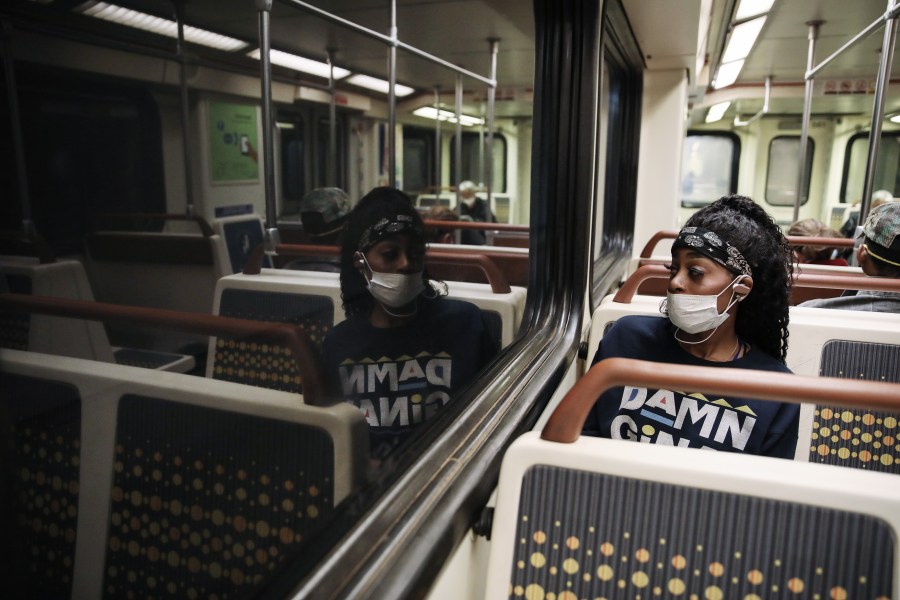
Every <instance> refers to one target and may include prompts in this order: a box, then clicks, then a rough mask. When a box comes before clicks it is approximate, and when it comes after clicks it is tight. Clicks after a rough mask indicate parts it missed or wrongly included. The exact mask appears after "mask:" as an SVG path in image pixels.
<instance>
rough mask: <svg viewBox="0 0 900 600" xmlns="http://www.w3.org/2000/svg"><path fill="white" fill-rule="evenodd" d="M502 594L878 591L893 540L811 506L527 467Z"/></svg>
mask: <svg viewBox="0 0 900 600" xmlns="http://www.w3.org/2000/svg"><path fill="white" fill-rule="evenodd" d="M517 523H518V525H517V528H516V537H515V540H516V543H515V550H514V552H513V560H512V569H511V573H510V580H509V581H510V584H509V588H508V589H509V597H511V598H521V597H525V598H551V597H555V598H556V599H557V600H575V599H577V598H655V597H665V598H673V597H674V598H707V599H723V598H742V599H744V600H759V599H760V598H782V597H783V598H888V597H890V595H891V592H892V590H893V589H894V587H893V581H892V567H893V560H894V559H893V556H894V551H895V550H894V536H893V533H892V531H891V528H890V527H889V526H888V525H887V524H886V523H884V522H883V521H881V520H880V519H878V518H874V517H871V516H868V515H861V514H856V513H849V512H844V511H839V510H833V509H827V508H821V507H817V506H811V505H805V504H794V503H791V502H784V501H776V500H769V499H762V498H754V497H749V496H741V495H736V494H731V493H725V492H715V491H710V490H703V489H698V488H687V487H680V486H673V485H668V484H662V483H657V482H651V481H645V480H638V479H628V478H623V477H617V476H612V475H605V474H600V473H590V472H586V471H579V470H574V469H565V468H559V467H548V466H535V467H532V468H531V469H529V470H528V471H527V473H526V475H525V477H524V480H523V482H522V492H521V497H520V504H519V508H518V519H517Z"/></svg>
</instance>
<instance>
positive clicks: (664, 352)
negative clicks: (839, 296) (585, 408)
mask: <svg viewBox="0 0 900 600" xmlns="http://www.w3.org/2000/svg"><path fill="white" fill-rule="evenodd" d="M669 272H670V275H669V286H668V294H667V298H666V300H664V301H663V302H662V304H661V306H660V311H661V312H662V313H663V315H665V317H653V316H627V317H623V318H621V319H619V320H618V321H617V322H616V324H615V325H614V326H613V327H612V329H610V331H609V332H608V333H607V334H606V335H605V336H603V339H602V340H601V342H600V347H599V348H598V349H597V354H596V355H595V356H594V364H596V363H598V362H600V361H601V360H604V359H606V358H614V357H621V358H634V359H640V360H649V361H653V362H660V363H671V364H679V365H693V366H704V367H726V368H731V369H756V370H762V371H774V372H778V373H790V370H789V369H788V368H787V366H785V357H786V355H787V337H788V332H787V326H788V297H789V296H788V293H789V288H790V284H791V249H790V246H789V245H788V243H787V240H786V239H785V237H784V235H782V233H781V230H780V229H779V228H778V225H777V224H776V223H775V221H774V220H773V219H772V218H771V217H770V216H769V215H768V214H767V213H766V212H765V211H764V210H763V209H762V208H760V207H759V205H757V204H756V203H755V202H753V201H752V200H751V199H749V198H746V197H744V196H737V195H733V196H726V197H724V198H720V199H719V200H717V201H716V202H714V203H712V204H710V205H709V206H706V207H704V208H703V209H701V210H699V211H698V212H697V213H696V214H694V215H693V216H692V217H691V218H690V219H689V220H688V222H687V225H686V226H685V227H684V228H683V229H682V230H681V231H680V232H679V234H678V237H677V238H676V240H675V242H674V244H672V264H671V265H670V267H669ZM666 317H667V318H666ZM748 376H752V375H751V374H750V373H748ZM799 411H800V409H799V406H798V405H796V404H781V403H777V402H764V401H761V400H752V399H747V398H740V397H721V396H718V395H710V394H699V393H696V390H692V389H684V390H674V389H671V390H666V389H652V388H650V389H648V388H636V387H624V388H623V387H619V388H614V389H611V390H609V391H607V392H604V393H603V394H602V395H601V396H600V398H599V399H598V400H597V403H596V404H595V405H594V407H593V408H592V409H591V412H590V414H589V415H588V419H587V421H586V422H585V424H584V430H583V433H585V434H587V435H594V436H600V437H605V438H612V439H622V440H631V441H635V442H649V443H653V444H664V445H673V446H684V447H691V448H704V449H711V450H721V451H726V452H742V453H746V454H760V455H764V456H775V457H781V458H793V457H794V452H795V449H796V446H797V427H798V422H799V414H800V412H799Z"/></svg>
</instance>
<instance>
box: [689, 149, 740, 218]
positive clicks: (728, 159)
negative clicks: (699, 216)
mask: <svg viewBox="0 0 900 600" xmlns="http://www.w3.org/2000/svg"><path fill="white" fill-rule="evenodd" d="M740 152H741V144H740V140H739V139H738V137H737V136H736V135H734V134H731V133H725V132H722V133H718V132H716V133H712V132H709V133H707V132H688V135H687V137H685V138H684V151H683V152H682V155H681V156H682V158H681V206H683V207H684V208H698V207H701V206H704V205H706V204H709V203H710V202H713V201H714V200H716V199H717V198H720V197H722V196H725V195H727V194H730V193H733V192H735V191H736V190H737V167H738V161H739V159H740Z"/></svg>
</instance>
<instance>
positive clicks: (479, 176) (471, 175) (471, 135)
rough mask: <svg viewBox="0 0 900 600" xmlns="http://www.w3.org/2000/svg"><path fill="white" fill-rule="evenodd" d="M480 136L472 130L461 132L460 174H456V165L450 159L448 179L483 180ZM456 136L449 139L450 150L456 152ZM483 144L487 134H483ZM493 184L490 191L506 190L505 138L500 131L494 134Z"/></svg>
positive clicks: (482, 154) (485, 142) (457, 180)
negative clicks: (458, 175)
mask: <svg viewBox="0 0 900 600" xmlns="http://www.w3.org/2000/svg"><path fill="white" fill-rule="evenodd" d="M481 140H482V136H481V134H480V133H475V132H472V131H464V132H463V134H462V162H463V164H462V176H461V177H457V176H456V165H455V164H453V162H452V161H451V164H450V180H451V181H454V182H459V181H465V180H466V179H470V180H472V181H484V168H483V163H482V157H483V156H484V152H483V151H482V149H481ZM454 144H456V136H455V135H454V136H453V137H452V138H451V139H450V148H451V149H452V150H451V152H456V150H455V146H454ZM484 144H485V147H487V136H486V135H485V136H484ZM493 167H494V184H493V186H492V191H494V192H505V191H506V138H505V137H503V134H502V133H495V134H494V163H493Z"/></svg>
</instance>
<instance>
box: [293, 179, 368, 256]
mask: <svg viewBox="0 0 900 600" xmlns="http://www.w3.org/2000/svg"><path fill="white" fill-rule="evenodd" d="M351 208H353V204H352V203H351V202H350V196H348V195H347V192H345V191H344V190H342V189H341V188H335V187H326V188H316V189H314V190H312V191H311V192H309V193H307V194H306V195H305V196H303V199H302V200H300V221H301V222H302V223H303V231H304V233H306V236H307V237H308V238H309V240H310V242H312V243H313V244H315V245H321V246H337V245H339V244H340V243H341V234H342V233H343V231H344V226H345V225H346V224H347V216H348V215H349V214H350V209H351ZM284 268H285V269H295V270H301V271H325V272H328V273H340V272H341V264H340V259H338V258H337V257H330V256H316V257H304V258H298V259H295V260H292V261H291V262H289V263H288V264H286V265H285V266H284Z"/></svg>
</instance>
